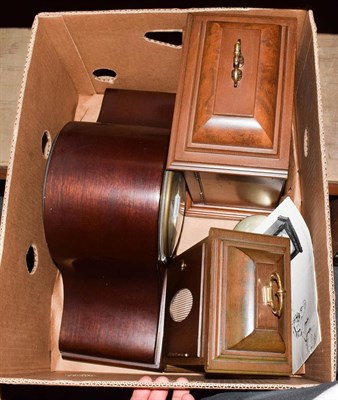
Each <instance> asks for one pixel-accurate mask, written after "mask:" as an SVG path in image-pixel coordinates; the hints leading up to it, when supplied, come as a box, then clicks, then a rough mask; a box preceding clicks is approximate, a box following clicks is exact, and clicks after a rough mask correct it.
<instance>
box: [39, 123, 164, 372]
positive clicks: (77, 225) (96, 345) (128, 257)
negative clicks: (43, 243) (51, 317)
mask: <svg viewBox="0 0 338 400" xmlns="http://www.w3.org/2000/svg"><path fill="white" fill-rule="evenodd" d="M168 140H169V131H168V130H167V129H161V128H149V127H133V126H122V125H115V124H101V123H89V122H88V123H87V122H70V123H68V124H67V125H66V126H64V128H63V129H62V130H61V132H60V133H59V135H58V137H57V139H56V141H55V142H54V146H53V148H52V152H51V155H50V158H49V165H48V169H47V173H46V182H45V190H44V225H45V233H46V240H47V244H48V247H49V250H50V253H51V255H52V257H53V259H54V261H55V263H56V265H57V267H58V268H59V269H60V271H61V274H62V277H63V281H64V311H63V319H62V326H61V334H60V349H61V352H63V354H64V355H65V356H67V355H68V357H71V358H88V359H91V358H93V359H94V360H96V361H99V362H100V361H102V362H107V361H109V360H110V361H112V360H113V361H114V360H115V362H117V363H119V362H122V363H123V362H131V363H145V364H152V363H154V356H155V350H156V346H157V337H158V331H159V326H158V321H159V308H160V300H161V290H162V276H161V270H160V267H159V266H158V260H157V258H158V209H159V200H160V192H161V184H162V177H163V171H164V170H163V168H164V165H165V160H166V154H167V148H168Z"/></svg>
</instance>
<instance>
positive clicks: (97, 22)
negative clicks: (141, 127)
mask: <svg viewBox="0 0 338 400" xmlns="http://www.w3.org/2000/svg"><path fill="white" fill-rule="evenodd" d="M209 10H210V11H213V12H215V11H216V10H212V9H209ZM198 11H205V10H198V9H194V10H153V11H151V10H139V11H121V12H118V11H117V12H116V11H115V12H88V13H86V12H84V13H63V14H61V13H60V14H59V13H55V14H40V15H39V16H37V18H36V19H35V23H34V26H33V30H32V42H31V45H30V48H29V54H28V59H27V66H26V70H25V74H24V81H23V88H22V93H21V98H20V104H19V108H18V118H17V122H16V125H15V129H14V136H13V145H12V154H11V159H10V165H9V174H8V179H7V186H6V194H5V205H4V211H3V218H2V225H1V242H0V255H1V267H0V284H1V290H0V315H1V319H0V345H1V348H0V375H1V376H2V377H3V378H0V379H1V381H2V382H9V381H10V382H34V380H37V381H40V382H48V381H51V380H52V381H54V382H55V380H58V381H59V382H60V383H61V384H74V382H75V384H83V381H88V380H89V381H90V385H96V384H98V383H97V382H101V383H100V384H105V385H111V386H114V385H115V386H119V385H121V384H122V383H121V382H124V383H123V384H124V385H126V386H128V385H136V381H137V379H138V378H139V377H140V376H141V375H143V374H144V373H145V371H142V370H130V369H125V368H117V367H111V366H104V365H96V364H85V363H79V362H71V361H65V360H62V359H61V357H60V354H59V351H58V347H57V343H58V330H59V327H60V321H61V312H62V282H61V278H60V276H59V275H58V274H57V269H56V267H55V265H54V264H53V261H52V259H51V257H50V254H49V252H48V248H47V245H46V242H45V236H44V229H43V220H42V190H43V183H44V173H45V168H46V160H47V155H48V149H49V146H50V144H51V142H52V141H53V139H54V138H55V136H56V135H57V133H58V132H59V131H60V129H61V128H62V127H63V126H64V125H65V124H66V123H67V122H69V121H71V120H82V121H96V119H97V115H98V112H99V108H100V105H101V102H102V98H103V93H104V90H105V89H106V88H108V87H113V88H122V89H135V90H152V91H162V92H173V93H174V92H175V91H176V87H177V80H178V71H179V68H180V59H181V50H182V49H181V46H180V45H177V44H172V42H170V39H169V42H167V43H165V42H160V41H157V40H154V39H149V38H147V37H146V36H145V34H146V33H147V32H158V31H166V32H174V33H175V34H177V32H182V31H183V38H184V26H185V22H186V17H187V13H188V12H198ZM217 12H222V13H225V14H227V13H228V14H231V15H234V14H236V13H239V14H241V15H242V14H243V13H247V14H250V15H255V14H256V15H283V16H291V17H295V18H297V20H298V56H297V67H296V94H295V96H296V97H295V109H294V111H295V116H294V129H293V140H292V157H291V159H292V161H291V163H290V169H289V180H288V182H287V185H286V192H285V195H290V197H291V198H292V199H293V200H294V202H295V203H296V205H297V206H298V207H299V209H300V210H301V212H302V215H303V217H304V218H305V220H306V222H307V224H308V227H309V229H310V232H311V234H312V240H313V246H314V251H315V266H316V276H317V285H318V297H319V313H320V322H321V329H322V338H323V339H322V342H321V344H320V346H319V347H318V348H317V350H316V351H315V352H314V354H313V355H312V356H311V357H310V359H309V360H308V361H307V362H306V368H305V375H303V376H301V377H297V378H273V379H268V378H267V379H264V378H260V379H248V378H245V377H242V378H238V377H236V379H235V380H234V379H232V377H229V376H221V377H219V378H218V379H217V380H212V379H206V378H205V377H204V376H203V374H200V375H194V374H191V375H189V374H184V375H186V376H187V377H188V379H190V382H189V384H188V386H189V385H190V387H213V388H228V387H237V386H236V385H238V388H245V387H256V388H273V387H281V388H283V387H291V386H302V385H308V384H316V383H318V382H325V381H331V380H334V379H335V362H336V361H335V357H336V355H335V348H336V347H335V346H336V345H335V340H336V339H335V321H334V289H333V287H334V285H333V271H332V268H331V267H332V261H331V260H332V257H331V256H332V254H331V253H330V238H329V234H330V231H329V226H328V224H329V222H328V221H329V216H328V194H327V190H326V175H325V168H326V166H325V156H322V153H323V149H324V143H323V133H322V132H321V121H320V114H319V113H318V110H320V104H318V87H317V84H318V80H317V79H318V76H317V74H318V65H317V60H316V55H315V53H316V51H317V50H316V48H315V45H316V41H315V40H314V30H315V28H314V23H313V20H312V14H311V12H305V11H302V10H297V11H296V10H266V9H265V10H259V9H256V10H249V9H245V10H244V9H222V10H221V9H218V10H217ZM169 37H170V34H169ZM323 160H324V161H323ZM237 222H238V221H237V220H234V219H229V217H227V218H226V219H210V220H208V219H204V218H193V217H189V218H187V219H186V221H185V224H184V230H183V236H182V240H181V243H180V246H179V250H178V251H179V252H182V251H183V250H185V249H186V248H188V247H190V246H191V245H193V244H195V243H197V242H198V241H199V240H201V239H203V238H204V237H205V236H207V234H208V230H209V228H210V227H211V226H212V227H224V228H228V229H232V228H233V227H234V226H235V224H236V223H237ZM56 278H57V279H56ZM84 371H85V372H86V373H84ZM149 373H150V372H149V371H147V374H149ZM166 375H168V374H166ZM179 375H181V374H179ZM172 376H173V380H174V379H176V376H177V374H173V375H172ZM81 382H82V383H81ZM102 382H104V383H102ZM171 385H174V383H171Z"/></svg>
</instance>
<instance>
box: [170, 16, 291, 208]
mask: <svg viewBox="0 0 338 400" xmlns="http://www.w3.org/2000/svg"><path fill="white" fill-rule="evenodd" d="M183 51H184V53H183V64H182V69H181V75H180V81H179V87H178V92H177V96H176V106H175V112H174V119H173V126H172V134H171V141H170V147H169V157H168V163H167V166H168V168H172V169H181V170H184V171H186V179H187V183H188V186H189V189H190V194H191V196H192V199H193V202H195V203H205V204H214V205H228V206H233V207H238V206H242V207H253V208H262V209H271V208H273V207H275V206H276V204H277V202H278V200H279V197H280V193H281V191H282V189H283V184H284V182H285V179H286V177H287V175H288V166H289V153H290V140H291V128H292V112H293V90H294V67H295V55H296V21H295V20H294V19H292V18H279V17H277V18H276V17H256V16H255V17H250V16H245V17H242V16H233V17H232V16H219V15H218V16H217V15H210V14H209V15H203V14H200V15H193V16H190V17H189V19H188V24H187V30H186V33H185V40H184V44H183ZM248 177H249V178H248ZM252 177H259V179H260V182H255V189H254V193H256V194H255V195H254V196H248V195H247V194H248V192H250V194H251V193H252V188H251V187H249V186H250V185H249V186H248V185H247V183H248V182H250V181H251V178H252ZM224 181H227V182H228V185H231V186H232V188H235V194H234V196H233V193H234V190H232V191H231V192H232V193H230V196H228V195H227V187H225V188H224V187H220V182H221V186H224ZM222 182H223V183H222ZM250 197H251V198H250ZM252 197H254V198H252Z"/></svg>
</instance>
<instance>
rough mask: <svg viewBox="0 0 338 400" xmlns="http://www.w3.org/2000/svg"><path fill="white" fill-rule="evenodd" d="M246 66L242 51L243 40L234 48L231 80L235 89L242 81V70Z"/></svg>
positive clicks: (238, 41) (239, 40)
mask: <svg viewBox="0 0 338 400" xmlns="http://www.w3.org/2000/svg"><path fill="white" fill-rule="evenodd" d="M243 65H244V57H243V55H242V50H241V39H238V40H237V42H236V43H235V46H234V58H233V65H232V66H233V70H232V71H231V78H232V80H233V81H234V87H237V85H238V82H239V81H240V80H241V79H242V76H243V72H242V70H241V68H242V67H243Z"/></svg>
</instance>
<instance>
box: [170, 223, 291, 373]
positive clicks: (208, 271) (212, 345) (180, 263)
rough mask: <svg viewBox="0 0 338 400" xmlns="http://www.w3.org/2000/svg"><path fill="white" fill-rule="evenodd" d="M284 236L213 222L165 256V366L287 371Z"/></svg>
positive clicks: (287, 254) (288, 346) (288, 307)
mask: <svg viewBox="0 0 338 400" xmlns="http://www.w3.org/2000/svg"><path fill="white" fill-rule="evenodd" d="M290 287H291V284H290V241H289V239H288V238H285V237H278V236H270V235H260V234H254V233H249V232H236V231H232V230H226V229H216V228H211V229H210V233H209V236H208V237H207V238H206V239H205V240H203V241H201V242H200V243H198V244H196V245H195V246H193V247H192V248H190V249H188V250H187V251H185V252H184V253H182V254H181V255H179V256H177V257H176V258H175V259H173V260H172V261H171V262H170V265H169V268H168V276H167V301H166V313H165V314H166V317H165V318H166V320H165V328H164V331H165V335H164V341H165V343H164V350H163V352H164V353H163V356H164V358H165V364H166V365H167V368H168V370H171V369H172V368H173V367H174V370H175V367H180V368H182V367H185V368H188V369H202V370H204V371H206V372H207V373H223V374H224V373H227V374H250V375H251V374H255V375H257V374H260V375H291V374H292V366H291V363H292V350H291V347H292V343H291V290H290Z"/></svg>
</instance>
